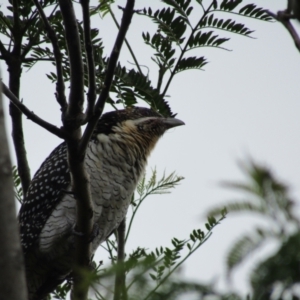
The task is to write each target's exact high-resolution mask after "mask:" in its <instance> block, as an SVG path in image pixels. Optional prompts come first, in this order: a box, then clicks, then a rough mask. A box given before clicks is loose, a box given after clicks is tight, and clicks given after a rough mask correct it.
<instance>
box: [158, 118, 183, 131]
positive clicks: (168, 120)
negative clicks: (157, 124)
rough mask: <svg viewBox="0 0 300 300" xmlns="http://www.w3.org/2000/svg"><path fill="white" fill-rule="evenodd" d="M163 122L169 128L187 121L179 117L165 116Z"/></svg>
mask: <svg viewBox="0 0 300 300" xmlns="http://www.w3.org/2000/svg"><path fill="white" fill-rule="evenodd" d="M163 123H164V124H165V125H166V127H167V129H170V128H173V127H176V126H181V125H185V123H184V122H183V121H181V120H179V119H175V118H165V119H163Z"/></svg>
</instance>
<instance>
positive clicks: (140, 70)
mask: <svg viewBox="0 0 300 300" xmlns="http://www.w3.org/2000/svg"><path fill="white" fill-rule="evenodd" d="M109 13H110V15H111V16H112V18H113V20H114V22H115V24H116V26H117V27H118V29H119V30H120V25H119V23H118V20H117V19H116V16H115V14H114V12H113V11H112V10H111V8H110V7H109ZM125 44H126V46H127V48H128V50H129V52H130V54H131V56H132V59H133V60H134V63H135V66H136V67H137V69H138V70H139V72H140V73H141V74H143V72H142V69H141V67H140V64H139V62H138V61H137V58H136V56H135V54H134V52H133V50H132V48H131V46H130V44H129V42H128V40H127V39H126V38H125Z"/></svg>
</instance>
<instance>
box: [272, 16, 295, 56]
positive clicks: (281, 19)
mask: <svg viewBox="0 0 300 300" xmlns="http://www.w3.org/2000/svg"><path fill="white" fill-rule="evenodd" d="M287 13H288V12H287V11H279V12H278V13H277V15H276V14H274V13H272V12H271V11H268V14H269V15H270V16H271V17H273V18H274V19H275V20H277V21H279V22H281V23H282V25H283V26H284V27H285V28H286V29H287V30H288V32H289V33H290V35H291V37H292V39H293V40H294V42H295V45H296V48H297V49H298V51H300V37H299V35H298V33H297V31H296V30H295V28H294V26H293V25H292V23H291V22H290V18H293V16H289V15H288V14H287Z"/></svg>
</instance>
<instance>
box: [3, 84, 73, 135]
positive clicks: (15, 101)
mask: <svg viewBox="0 0 300 300" xmlns="http://www.w3.org/2000/svg"><path fill="white" fill-rule="evenodd" d="M2 89H3V94H4V95H5V96H6V97H7V98H8V99H9V100H10V101H11V102H12V103H13V105H15V106H16V107H17V108H18V110H20V111H21V112H22V113H23V114H24V115H25V116H26V117H27V118H28V119H29V120H31V121H32V122H34V123H36V124H38V125H40V126H41V127H43V128H45V129H46V130H48V131H49V132H51V133H53V134H55V135H56V136H58V137H59V138H61V139H68V138H69V136H68V135H67V134H66V133H65V132H64V131H63V130H61V129H59V128H57V127H56V126H54V125H52V124H50V123H48V122H46V121H45V120H43V119H41V118H40V117H38V116H37V115H35V114H34V113H33V112H32V111H30V110H29V109H28V108H27V107H26V106H25V105H24V104H23V103H22V102H21V101H20V100H19V99H18V98H17V97H16V96H15V95H14V94H13V93H12V92H11V91H10V89H9V88H8V87H7V86H6V85H5V84H4V83H3V82H2Z"/></svg>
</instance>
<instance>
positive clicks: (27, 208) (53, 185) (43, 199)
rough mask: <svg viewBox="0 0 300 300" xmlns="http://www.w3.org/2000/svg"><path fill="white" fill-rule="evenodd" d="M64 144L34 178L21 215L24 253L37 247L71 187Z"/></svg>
mask: <svg viewBox="0 0 300 300" xmlns="http://www.w3.org/2000/svg"><path fill="white" fill-rule="evenodd" d="M70 182H71V179H70V172H69V168H68V161H67V146H66V144H65V143H62V144H60V145H59V146H57V147H56V148H55V149H54V150H53V151H52V152H51V154H50V155H49V156H48V158H47V159H46V160H45V161H44V162H43V164H42V165H41V167H40V168H39V170H38V171H37V172H36V174H35V175H34V177H33V179H32V181H31V183H30V186H29V189H28V192H27V195H26V197H25V199H24V202H23V204H22V206H21V209H20V212H19V224H20V235H21V244H22V246H23V251H24V253H26V252H27V251H28V249H29V248H30V247H31V246H32V245H34V244H35V243H36V242H37V240H38V236H39V234H40V233H41V231H42V229H43V227H44V225H45V223H46V221H47V219H48V218H49V216H50V215H51V213H52V211H53V209H54V208H55V206H56V205H57V204H58V203H59V202H60V201H61V199H62V197H63V196H64V195H65V191H66V190H67V188H68V186H69V185H70Z"/></svg>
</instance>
